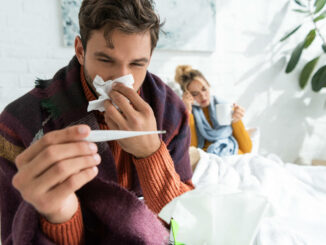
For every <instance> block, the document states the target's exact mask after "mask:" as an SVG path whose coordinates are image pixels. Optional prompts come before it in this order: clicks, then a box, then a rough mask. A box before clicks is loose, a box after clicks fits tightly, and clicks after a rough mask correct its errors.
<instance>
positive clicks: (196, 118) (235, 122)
mask: <svg viewBox="0 0 326 245" xmlns="http://www.w3.org/2000/svg"><path fill="white" fill-rule="evenodd" d="M175 81H177V82H178V83H179V84H180V85H181V88H182V90H183V92H184V93H183V96H182V100H183V102H184V104H185V105H186V107H187V109H188V111H189V124H190V131H191V146H195V147H199V148H202V149H203V150H205V151H207V152H209V153H214V154H216V155H219V156H228V155H235V154H243V153H248V152H250V151H251V148H252V142H251V139H250V136H249V134H248V132H247V131H246V129H245V127H244V125H243V123H242V121H241V119H242V118H243V116H244V109H243V108H242V107H241V106H239V105H236V104H234V107H233V113H232V123H231V125H227V126H221V125H219V123H218V122H217V119H216V110H215V105H216V104H219V103H220V102H219V100H218V99H217V98H216V97H215V96H211V95H210V86H209V84H208V82H207V80H206V78H205V77H204V76H203V75H202V73H201V72H200V71H198V70H195V69H192V67H191V66H188V65H180V66H178V67H177V68H176V74H175Z"/></svg>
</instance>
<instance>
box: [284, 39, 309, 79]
mask: <svg viewBox="0 0 326 245" xmlns="http://www.w3.org/2000/svg"><path fill="white" fill-rule="evenodd" d="M304 44H305V42H301V43H299V44H298V45H297V46H296V47H295V49H294V50H293V52H292V54H291V58H290V61H289V63H288V65H287V66H286V69H285V72H286V73H290V72H291V71H293V69H294V68H295V67H296V65H297V64H298V61H299V59H300V57H301V54H302V50H303V49H304Z"/></svg>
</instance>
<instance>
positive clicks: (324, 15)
mask: <svg viewBox="0 0 326 245" xmlns="http://www.w3.org/2000/svg"><path fill="white" fill-rule="evenodd" d="M325 17H326V11H324V12H323V13H322V14H320V15H319V16H318V17H316V18H314V22H315V23H316V22H317V21H320V20H322V19H325Z"/></svg>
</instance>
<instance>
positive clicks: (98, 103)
mask: <svg viewBox="0 0 326 245" xmlns="http://www.w3.org/2000/svg"><path fill="white" fill-rule="evenodd" d="M114 83H122V84H124V85H125V86H126V87H129V88H133V84H134V77H133V76H132V75H131V74H128V75H125V76H122V77H118V78H116V79H114V80H108V81H106V82H104V81H103V79H102V78H101V77H100V76H98V75H96V77H95V78H94V81H93V85H94V87H95V89H96V92H97V93H98V94H99V98H98V99H97V100H93V101H90V102H89V104H88V107H87V111H88V112H89V111H93V110H98V111H101V112H103V111H105V108H104V101H105V100H108V99H110V96H109V93H110V91H111V90H112V85H113V84H114Z"/></svg>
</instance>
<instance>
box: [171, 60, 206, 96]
mask: <svg viewBox="0 0 326 245" xmlns="http://www.w3.org/2000/svg"><path fill="white" fill-rule="evenodd" d="M196 78H201V79H204V80H205V81H206V82H207V80H206V78H205V77H204V76H203V74H202V73H201V72H200V71H198V70H195V69H192V67H191V66H190V65H179V66H177V68H176V69H175V76H174V80H175V81H176V82H177V83H179V84H180V86H181V88H182V90H183V91H186V90H187V87H188V85H189V84H190V83H191V82H192V81H193V80H195V79H196ZM207 84H208V82H207Z"/></svg>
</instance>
